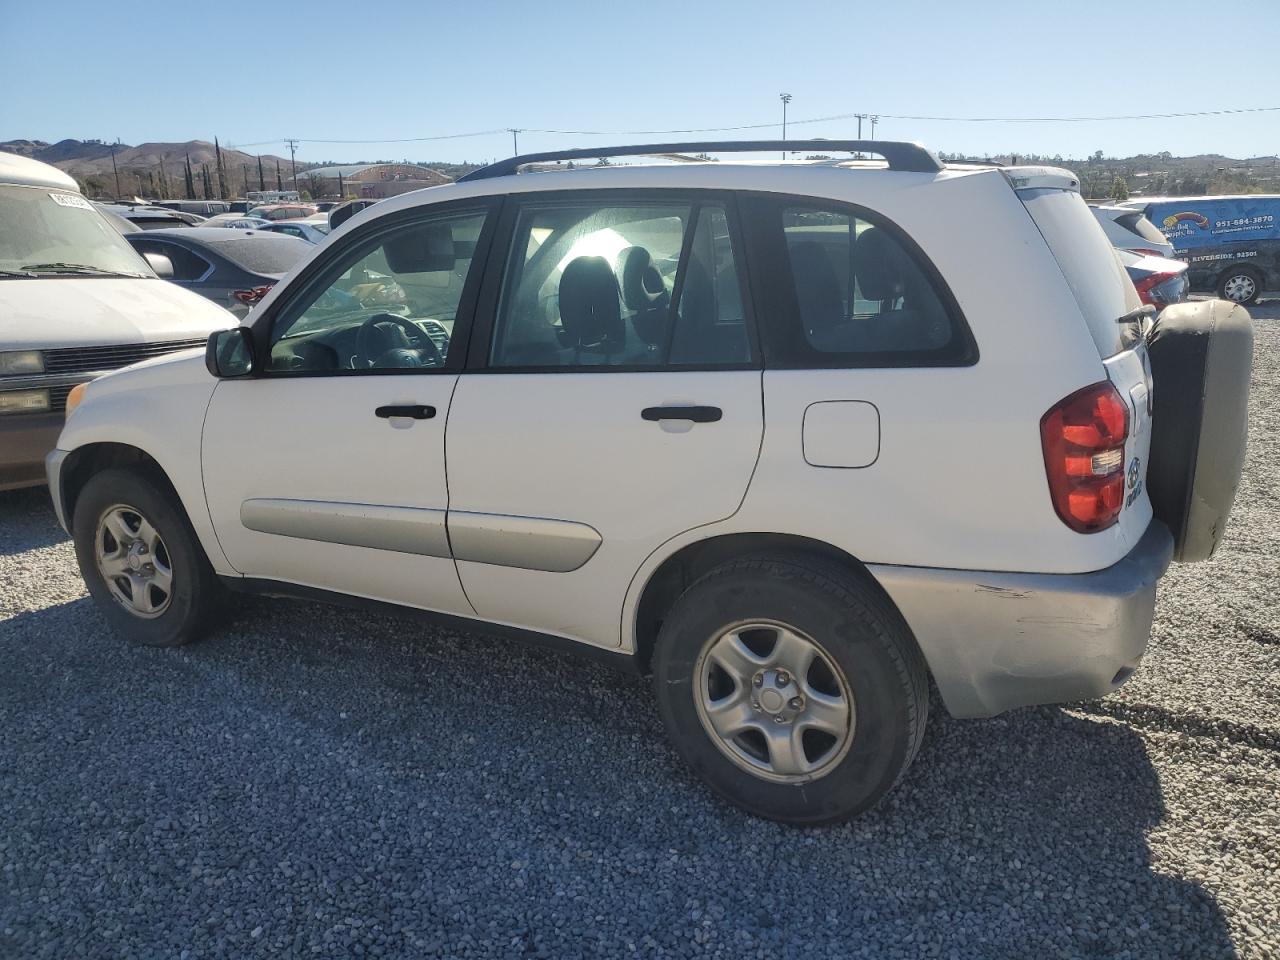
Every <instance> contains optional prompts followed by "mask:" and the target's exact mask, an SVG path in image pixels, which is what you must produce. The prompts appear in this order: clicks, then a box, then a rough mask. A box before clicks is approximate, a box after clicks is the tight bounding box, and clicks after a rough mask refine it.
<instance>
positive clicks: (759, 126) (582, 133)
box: [235, 106, 1280, 148]
mask: <svg viewBox="0 0 1280 960" xmlns="http://www.w3.org/2000/svg"><path fill="white" fill-rule="evenodd" d="M1276 112H1280V106H1278V107H1232V108H1225V109H1220V110H1183V111H1179V112H1177V113H1125V114H1109V115H1105V116H1095V117H1080V116H1059V117H943V116H929V115H924V114H912V113H876V114H874V116H875V117H876V118H877V119H878V120H919V121H927V122H930V123H1105V122H1111V121H1118V120H1180V119H1186V118H1189V117H1220V116H1230V115H1235V114H1250V113H1276ZM869 115H870V114H868V113H866V112H862V113H837V114H831V115H830V116H826V117H810V118H808V119H805V120H791V119H788V120H787V125H788V126H799V125H801V124H814V123H834V122H837V121H841V120H857V119H859V118H866V117H868V116H869ZM776 126H778V124H777V122H776V121H775V122H768V123H742V124H736V125H733V126H724V127H681V128H678V129H668V130H567V129H562V128H553V127H518V128H512V127H498V128H495V129H492V130H474V131H471V132H468V133H447V134H439V135H436V136H430V137H398V138H392V139H387V140H330V139H320V138H311V137H297V138H293V140H294V143H298V144H301V143H321V144H370V145H372V144H382V143H428V142H432V141H437V140H463V139H467V138H470V137H486V136H493V135H495V134H499V133H512V132H513V131H514V130H518V131H519V132H520V133H541V134H547V135H551V136H567V137H637V136H665V135H670V134H689V133H735V132H738V131H743V130H763V129H766V128H768V127H776ZM288 142H289V140H288V139H287V138H280V139H277V140H259V141H256V142H254V143H239V144H236V145H235V146H236V147H237V148H239V147H261V146H267V145H269V144H275V143H280V144H285V143H288Z"/></svg>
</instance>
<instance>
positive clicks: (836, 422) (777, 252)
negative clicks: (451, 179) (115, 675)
mask: <svg viewBox="0 0 1280 960" xmlns="http://www.w3.org/2000/svg"><path fill="white" fill-rule="evenodd" d="M783 146H785V147H786V148H788V149H792V150H804V149H809V150H813V151H817V150H821V151H822V152H824V153H831V152H832V151H849V152H863V153H867V152H874V153H877V154H879V155H881V156H883V157H884V158H885V162H881V161H871V160H852V161H844V162H838V161H817V162H803V163H800V162H797V163H785V162H784V163H778V162H767V163H766V162H760V163H756V162H747V163H721V162H691V163H677V164H670V163H662V162H648V163H641V164H631V165H628V164H622V165H614V164H610V165H603V166H599V167H590V168H587V169H583V168H578V169H565V168H564V167H553V168H552V169H547V167H548V166H549V165H551V164H552V162H553V161H563V160H568V159H577V160H583V159H588V158H591V157H600V156H621V155H632V156H640V155H655V154H666V155H672V154H685V153H703V152H705V153H728V152H733V151H737V150H746V149H750V150H756V151H758V150H765V149H769V150H774V151H776V150H779V149H781V148H782V147H783ZM531 167H533V168H535V169H530V168H531ZM1179 311H1181V312H1179ZM1168 317H1172V319H1171V320H1168V321H1166V318H1168ZM1179 318H1182V319H1181V320H1179ZM1160 323H1161V324H1163V325H1164V328H1163V329H1164V333H1163V335H1161V329H1160V328H1159V327H1157V328H1156V330H1155V331H1154V332H1153V331H1151V330H1150V329H1149V320H1148V315H1147V310H1146V308H1142V307H1141V306H1140V304H1139V301H1138V298H1137V296H1136V294H1135V292H1134V288H1133V286H1132V285H1131V283H1130V282H1129V280H1128V279H1127V277H1126V275H1125V273H1124V271H1123V270H1122V269H1121V268H1120V266H1119V265H1118V263H1117V261H1116V258H1115V256H1114V254H1113V252H1112V250H1111V247H1110V246H1109V245H1108V244H1107V242H1106V239H1105V237H1104V236H1103V234H1102V230H1101V228H1100V227H1099V226H1098V224H1097V222H1096V221H1095V220H1094V218H1093V216H1092V215H1091V214H1090V212H1089V210H1088V208H1087V207H1086V206H1085V204H1084V202H1083V201H1082V200H1081V198H1080V195H1079V193H1078V191H1077V184H1076V181H1075V179H1074V178H1073V176H1072V175H1071V174H1069V173H1066V172H1064V171H1060V170H1051V169H1044V168H1012V169H999V168H997V167H994V166H955V167H949V166H944V165H943V164H941V163H940V162H939V161H938V160H937V159H936V158H935V157H934V155H933V154H931V153H929V152H928V151H926V150H925V149H923V148H922V147H920V146H918V145H915V144H904V143H880V142H864V141H841V142H830V141H821V142H814V143H812V144H803V143H802V144H800V145H797V144H796V143H795V142H790V143H787V144H785V145H784V144H780V143H776V142H754V143H750V144H664V145H656V146H646V147H628V148H625V149H622V148H619V149H616V150H595V151H581V152H564V153H558V154H542V155H537V156H531V157H521V158H515V159H512V160H510V161H506V162H503V163H500V164H497V165H495V166H493V167H489V168H485V169H484V170H481V171H479V172H477V173H474V174H472V175H470V176H469V177H467V178H464V180H463V181H462V182H459V183H456V184H451V185H448V186H443V187H436V188H431V189H428V190H421V191H418V192H416V193H411V194H406V195H404V196H401V197H396V198H394V199H390V200H386V201H384V202H382V203H380V204H378V205H377V207H375V208H373V209H371V210H367V211H365V212H363V213H361V214H359V215H358V216H356V217H354V218H353V219H352V220H350V221H349V222H348V223H346V224H345V225H343V226H342V228H341V229H339V230H336V231H335V232H334V234H333V235H332V237H331V238H330V239H329V241H328V242H327V243H326V244H324V245H323V246H321V247H320V248H318V249H317V250H316V252H315V253H314V254H312V255H311V256H310V258H309V259H308V260H307V261H305V262H303V263H302V264H301V265H300V266H298V267H297V268H295V269H294V271H293V272H292V273H291V274H290V275H289V276H287V277H286V278H285V280H284V281H283V282H281V283H280V284H278V285H277V286H276V287H275V288H274V289H273V290H272V291H271V292H270V293H269V294H268V295H267V297H266V298H265V299H264V301H263V302H262V304H261V305H260V306H258V307H257V308H256V309H255V310H254V312H253V314H252V315H251V316H250V317H249V318H248V321H247V325H246V326H244V327H242V328H239V329H237V330H229V331H224V332H222V333H220V334H216V335H214V336H213V337H211V338H210V342H209V345H208V349H207V351H206V353H205V355H203V356H201V355H199V354H196V353H187V354H185V355H183V356H180V357H176V358H172V359H166V360H161V361H153V362H149V363H146V364H141V365H138V366H136V367H133V368H131V369H129V370H126V371H123V372H121V373H117V374H113V375H111V376H107V377H104V378H102V379H100V380H97V381H95V382H94V383H93V384H92V385H90V386H89V387H88V389H87V392H84V394H83V397H79V396H77V397H76V398H73V399H74V401H76V403H74V404H73V405H74V411H73V413H72V414H71V415H70V417H69V419H68V421H67V425H66V429H65V430H64V432H63V434H62V437H61V440H60V442H59V449H58V450H57V451H55V452H54V453H53V454H52V455H51V456H50V458H49V461H48V474H49V479H50V484H51V487H52V490H53V494H54V500H55V502H56V504H57V507H58V510H59V511H60V516H61V518H62V519H63V522H64V523H65V525H66V526H67V527H68V529H69V530H70V531H71V532H72V533H73V535H74V538H75V544H76V550H77V554H78V557H79V562H80V565H81V570H82V572H83V574H84V577H85V580H86V583H87V584H88V587H89V590H90V592H91V594H92V595H93V597H94V598H95V600H96V601H97V602H98V603H99V605H100V606H101V609H102V612H103V614H104V615H105V616H106V617H107V618H108V620H110V621H111V622H112V623H113V624H115V625H116V626H117V627H118V628H120V629H121V631H122V632H124V633H125V634H127V635H129V636H131V637H133V638H136V639H138V640H140V641H142V642H144V643H151V644H157V645H167V644H177V643H183V642H186V641H188V640H191V639H194V638H195V637H196V636H197V635H199V634H200V633H202V632H204V631H205V630H206V629H207V628H208V627H209V626H210V624H211V623H212V622H213V615H214V614H215V612H216V611H218V610H219V609H220V607H221V606H222V602H223V600H224V599H225V597H226V596H227V595H228V594H229V593H230V592H232V591H239V592H253V593H265V594H275V595H294V596H303V597H314V598H322V599H323V598H328V599H336V600H341V601H343V602H348V603H349V602H351V601H352V600H353V599H354V600H356V601H361V602H368V603H369V604H372V605H378V604H382V605H385V604H392V605H395V606H396V607H398V608H412V609H416V610H419V611H424V612H427V613H429V614H430V616H431V617H433V618H435V619H440V618H444V619H445V620H453V621H455V622H456V621H457V620H459V619H462V620H465V621H468V622H473V623H474V622H477V621H480V622H483V623H485V624H486V625H487V627H488V628H496V629H498V630H500V631H503V632H507V633H511V634H513V635H515V636H517V637H518V638H520V639H522V640H533V641H539V640H540V641H543V642H547V641H549V642H552V643H557V644H561V645H564V646H567V647H570V648H572V649H575V650H578V651H581V652H583V653H588V654H594V655H596V656H598V657H601V658H603V659H606V660H609V661H612V662H615V663H618V664H621V665H625V666H627V667H629V668H632V669H638V670H645V671H651V672H652V675H653V678H654V688H655V692H656V695H657V699H658V704H659V707H660V709H661V713H662V716H663V718H664V720H665V722H666V725H667V728H668V730H669V731H670V734H671V738H672V740H673V741H674V743H675V746H676V747H677V749H678V750H679V752H680V753H681V754H682V755H683V756H684V758H685V759H686V760H687V761H688V762H689V764H690V765H691V766H692V768H693V769H694V770H696V771H697V773H698V774H699V775H701V776H702V777H703V778H704V779H705V780H706V781H707V782H708V783H709V784H710V785H711V786H712V787H713V788H714V789H715V790H717V791H718V792H719V793H720V794H722V795H723V796H725V797H727V798H729V799H730V800H732V801H733V802H735V803H738V804H741V805H742V806H744V807H746V808H748V809H749V810H751V811H754V812H756V813H759V814H761V815H764V816H768V817H774V818H778V819H783V820H789V821H793V822H804V823H816V822H822V821H828V820H834V819H839V818H842V817H847V816H849V815H851V814H854V813H856V812H859V811H861V810H864V809H866V808H868V807H869V806H870V805H872V804H873V803H875V802H876V801H877V800H878V799H879V798H880V797H881V796H883V795H884V794H885V793H886V792H887V791H888V790H889V789H890V788H891V787H892V786H893V785H894V784H895V783H896V782H897V781H898V779H899V778H900V777H901V776H902V775H903V772H904V771H905V770H906V769H907V767H908V765H909V764H910V762H911V760H912V758H913V756H914V754H915V753H916V750H917V748H918V747H919V744H920V739H921V735H922V731H923V729H924V725H925V719H926V716H927V712H928V707H929V683H930V678H932V680H933V682H934V683H935V684H936V685H937V688H938V690H939V692H940V694H941V698H942V701H943V702H944V703H945V705H946V707H947V708H948V709H949V710H950V711H951V712H952V713H953V714H955V715H957V716H961V717H987V716H991V715H993V714H996V713H998V712H1000V711H1003V710H1007V709H1010V708H1012V707H1018V706H1022V705H1026V704H1039V703H1048V702H1056V701H1066V700H1073V699H1077V698H1085V697H1096V696H1099V695H1102V694H1105V693H1107V692H1108V691H1110V690H1112V689H1114V688H1115V687H1117V686H1118V685H1119V684H1120V683H1122V682H1123V681H1124V680H1125V679H1126V678H1127V677H1128V676H1129V674H1130V673H1131V672H1132V671H1133V669H1134V668H1135V666H1136V665H1137V664H1138V661H1139V659H1140V657H1141V656H1142V654H1143V650H1144V648H1145V646H1146V643H1147V639H1148V635H1149V633H1150V626H1151V618H1152V610H1153V604H1154V600H1155V583H1156V580H1157V579H1158V578H1159V577H1160V576H1161V574H1162V573H1163V572H1164V570H1165V568H1166V566H1167V564H1168V562H1169V559H1170V556H1171V554H1173V553H1175V552H1176V553H1178V554H1179V555H1180V556H1181V557H1184V558H1187V559H1195V558H1199V557H1202V556H1205V555H1207V554H1208V553H1209V552H1211V551H1212V548H1213V546H1214V545H1216V543H1217V541H1218V539H1219V538H1220V537H1221V534H1222V527H1223V524H1224V522H1225V520H1226V514H1227V511H1228V510H1229V508H1230V505H1231V498H1232V496H1233V495H1234V485H1235V482H1236V480H1237V479H1238V476H1239V469H1240V458H1241V455H1242V449H1243V430H1244V408H1243V403H1244V401H1243V396H1244V393H1243V391H1244V390H1246V389H1247V384H1248V376H1247V371H1246V374H1245V375H1244V376H1243V377H1240V369H1239V364H1240V363H1247V362H1248V352H1249V344H1250V342H1251V341H1250V339H1249V338H1250V336H1251V331H1250V325H1249V320H1248V316H1247V314H1246V313H1245V312H1244V311H1243V310H1242V309H1240V308H1238V307H1235V306H1232V305H1229V304H1219V303H1216V302H1215V303H1205V304H1198V305H1191V306H1189V307H1171V308H1169V310H1166V311H1165V313H1164V314H1163V315H1162V317H1161V321H1160ZM1206 330H1209V331H1210V333H1211V335H1210V336H1207V337H1206V336H1199V335H1190V334H1191V333H1194V334H1203V333H1204V332H1205V331H1206ZM1144 334H1146V336H1144ZM1157 340H1159V343H1160V344H1162V345H1163V346H1162V347H1161V349H1162V350H1163V351H1164V354H1165V355H1167V356H1168V357H1169V358H1172V359H1169V360H1167V361H1160V362H1167V363H1169V364H1170V365H1173V364H1174V363H1175V361H1176V363H1178V364H1181V366H1180V367H1179V368H1178V369H1179V373H1178V377H1179V380H1180V382H1181V383H1183V384H1186V385H1187V390H1186V391H1183V393H1180V394H1175V393H1174V390H1175V388H1173V387H1170V388H1169V390H1168V393H1169V396H1170V398H1171V401H1172V399H1173V398H1175V397H1183V399H1187V398H1189V397H1190V396H1191V395H1192V394H1193V393H1194V395H1195V398H1196V399H1195V403H1191V401H1190V400H1188V401H1187V402H1188V403H1189V404H1190V406H1189V408H1188V410H1183V411H1182V412H1178V413H1176V416H1175V414H1168V415H1163V414H1162V413H1161V408H1160V407H1159V406H1158V405H1157V406H1156V407H1154V408H1153V391H1152V373H1151V364H1152V363H1156V366H1157V368H1158V367H1159V363H1157V362H1156V361H1157V360H1158V355H1159V353H1160V351H1159V350H1157V348H1156V347H1157ZM1148 343H1150V349H1148ZM1188 344H1195V345H1196V347H1195V349H1196V350H1200V351H1201V353H1200V354H1197V353H1195V351H1194V350H1191V349H1190V348H1189V347H1188V346H1187V345H1188ZM1206 345H1207V346H1206ZM1224 371H1225V372H1224ZM1160 375H1161V374H1160V373H1159V372H1158V370H1157V373H1156V374H1155V377H1156V379H1157V380H1158V379H1159V377H1160ZM1198 378H1199V379H1198ZM1201 380H1204V381H1205V382H1206V383H1209V386H1208V387H1206V388H1205V390H1203V391H1200V390H1199V389H1198V388H1197V387H1196V384H1198V383H1199V382H1200V381H1201ZM1218 380H1222V381H1224V382H1225V383H1226V384H1227V385H1226V386H1225V387H1219V386H1217V385H1216V384H1217V382H1218ZM1237 381H1242V382H1243V384H1244V386H1243V387H1240V386H1239V385H1238V383H1237ZM1171 382H1172V381H1171ZM1162 386H1163V385H1162ZM1202 394H1203V397H1207V398H1209V399H1208V400H1206V401H1204V402H1201V400H1202ZM1159 396H1160V391H1158V390H1157V391H1156V392H1155V394H1154V398H1159ZM1170 409H1173V408H1172V407H1171V408H1170ZM1153 410H1154V419H1155V421H1156V422H1157V423H1160V422H1168V423H1169V424H1170V429H1172V428H1176V432H1177V435H1178V436H1180V437H1185V438H1186V439H1185V442H1184V443H1183V444H1182V446H1178V445H1177V444H1175V443H1173V442H1172V441H1171V442H1170V443H1168V444H1165V445H1162V448H1161V449H1162V450H1163V451H1164V452H1163V453H1162V455H1163V456H1164V458H1165V460H1166V461H1167V463H1166V465H1165V466H1164V467H1163V468H1162V471H1163V473H1162V475H1163V476H1164V477H1165V478H1166V483H1165V486H1166V487H1167V488H1169V489H1170V492H1169V493H1168V494H1167V496H1165V498H1164V499H1165V500H1166V501H1167V502H1168V503H1170V504H1172V506H1170V507H1168V508H1167V509H1166V510H1165V511H1164V512H1163V513H1162V514H1160V519H1153V507H1152V497H1156V484H1155V481H1154V478H1153V479H1152V480H1151V482H1150V486H1151V490H1152V497H1149V496H1148V483H1147V480H1146V479H1145V478H1146V477H1147V476H1148V461H1149V450H1151V453H1150V456H1152V457H1154V456H1156V455H1157V451H1156V450H1154V449H1152V446H1153ZM1162 417H1163V420H1162ZM1175 420H1176V422H1175ZM1202 422H1203V423H1205V424H1206V426H1205V428H1204V429H1203V430H1202V429H1201V427H1200V424H1201V423H1202ZM1155 434H1156V438H1157V442H1158V441H1159V429H1158V428H1157V429H1156V430H1155ZM1193 440H1194V441H1195V444H1194V446H1189V445H1190V444H1191V443H1192V441H1193ZM1153 469H1154V468H1153ZM1192 488H1194V496H1193V495H1192ZM1156 499H1157V500H1159V499H1160V498H1159V497H1156ZM1189 504H1190V506H1188V505H1189ZM1162 520H1163V522H1161V521H1162ZM1170 528H1172V530H1173V535H1172V536H1171V533H1170Z"/></svg>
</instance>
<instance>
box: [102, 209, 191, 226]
mask: <svg viewBox="0 0 1280 960" xmlns="http://www.w3.org/2000/svg"><path fill="white" fill-rule="evenodd" d="M98 207H99V208H100V209H101V210H103V211H105V212H107V213H111V214H115V215H116V216H117V217H121V218H123V219H125V220H128V221H129V222H130V223H132V224H134V225H135V226H137V227H139V228H140V229H142V230H163V229H170V228H174V227H179V228H181V227H192V226H195V225H197V224H199V223H202V222H203V221H204V217H202V216H200V215H199V214H195V213H185V212H184V211H182V210H169V209H168V208H166V207H153V206H151V205H149V204H134V203H99V204H98Z"/></svg>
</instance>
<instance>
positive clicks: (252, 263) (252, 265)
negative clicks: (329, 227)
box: [125, 227, 312, 316]
mask: <svg viewBox="0 0 1280 960" xmlns="http://www.w3.org/2000/svg"><path fill="white" fill-rule="evenodd" d="M125 239H126V240H128V241H129V243H131V244H133V247H134V249H135V250H137V251H139V252H140V253H149V254H158V255H160V256H163V257H166V258H168V260H169V261H170V262H171V263H172V264H173V273H172V276H170V277H167V278H166V279H170V280H172V281H173V282H174V283H176V284H178V285H179V286H182V287H185V288H187V289H188V290H190V291H192V292H193V293H198V294H200V295H201V296H202V297H206V298H207V299H209V300H212V301H213V302H214V303H216V304H219V305H220V306H223V307H226V308H227V309H228V310H230V311H231V312H232V313H234V314H236V315H237V316H244V315H245V314H247V313H248V312H249V311H250V309H252V307H253V305H254V304H256V303H257V302H258V301H259V300H260V299H262V297H263V296H264V295H265V294H266V292H267V290H269V289H270V288H271V287H272V286H274V285H275V284H276V283H278V282H279V280H280V278H281V277H283V276H284V275H285V273H286V272H287V271H288V270H289V268H290V267H292V266H293V265H294V264H295V263H297V262H298V261H299V260H301V259H302V258H303V256H305V255H306V254H307V253H308V252H309V251H310V250H311V249H312V247H311V244H309V243H305V242H303V241H302V240H297V239H295V238H293V237H277V236H273V235H271V234H266V233H259V232H258V231H256V230H225V229H221V230H220V229H217V228H208V227H195V228H192V229H188V230H150V231H145V232H143V233H136V234H130V235H129V236H128V237H126V238H125Z"/></svg>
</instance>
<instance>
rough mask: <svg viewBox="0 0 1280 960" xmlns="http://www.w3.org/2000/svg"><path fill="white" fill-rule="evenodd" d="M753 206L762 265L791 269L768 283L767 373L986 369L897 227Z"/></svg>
mask: <svg viewBox="0 0 1280 960" xmlns="http://www.w3.org/2000/svg"><path fill="white" fill-rule="evenodd" d="M746 205H747V207H748V208H749V209H750V211H751V213H750V222H751V230H752V234H753V241H754V242H755V243H756V244H757V245H759V247H760V249H759V253H760V260H761V262H762V263H778V264H780V265H781V266H783V267H784V268H785V269H783V270H778V271H774V272H771V273H770V274H768V275H767V276H766V280H765V286H766V289H765V291H764V296H765V299H766V301H767V302H769V309H768V310H766V311H765V312H764V315H763V317H762V323H763V324H764V329H763V331H762V334H763V339H764V342H765V361H766V364H771V365H773V366H784V367H809V366H814V367H878V366H950V365H963V364H967V363H972V362H973V361H974V360H975V359H976V348H975V347H974V345H973V341H972V338H971V336H970V335H969V332H968V329H967V327H966V326H965V325H964V323H963V320H961V319H960V317H959V311H958V310H957V309H956V308H955V305H954V301H952V300H951V298H950V296H949V294H946V293H945V291H944V289H943V287H942V285H941V281H940V280H939V279H938V278H937V276H936V274H935V273H934V271H933V269H932V267H931V266H930V265H929V264H928V263H927V261H925V259H924V257H923V255H922V254H921V252H920V251H919V250H917V249H915V247H914V244H912V243H911V242H910V241H909V240H908V239H907V238H906V237H905V236H904V235H903V234H902V233H901V231H900V230H898V229H897V228H896V227H894V226H892V225H891V224H888V223H885V222H883V221H881V220H880V219H879V218H877V217H875V215H873V214H871V213H870V212H869V211H865V210H862V209H860V208H856V207H852V206H848V205H845V204H837V203H834V202H827V201H803V202H801V201H795V202H788V201H787V200H778V199H771V198H751V199H749V200H747V202H746ZM768 278H772V279H771V280H769V279H768ZM760 279H761V278H757V280H760Z"/></svg>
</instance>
